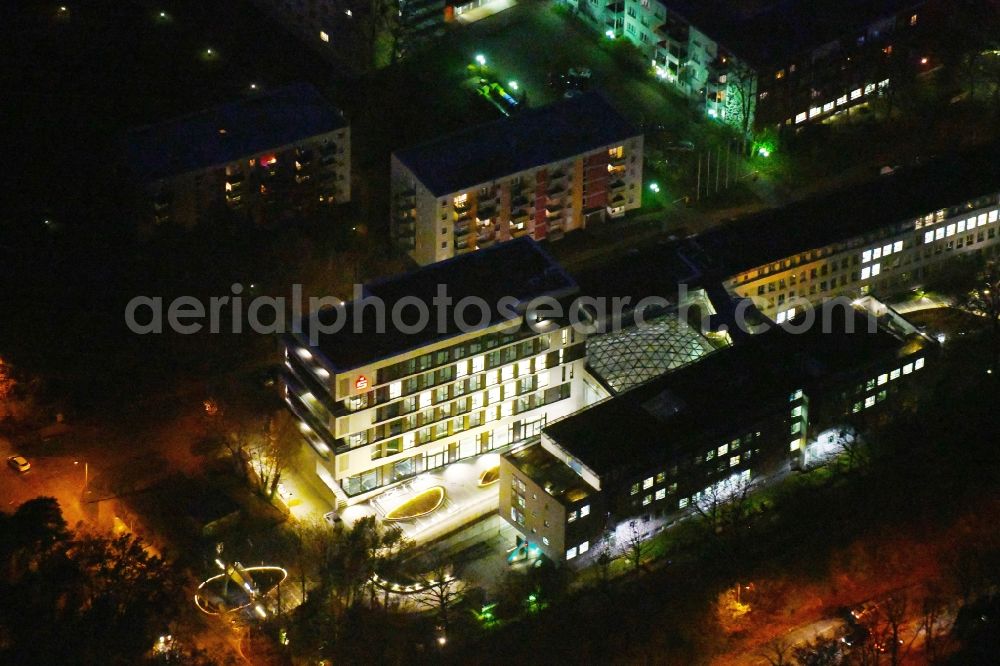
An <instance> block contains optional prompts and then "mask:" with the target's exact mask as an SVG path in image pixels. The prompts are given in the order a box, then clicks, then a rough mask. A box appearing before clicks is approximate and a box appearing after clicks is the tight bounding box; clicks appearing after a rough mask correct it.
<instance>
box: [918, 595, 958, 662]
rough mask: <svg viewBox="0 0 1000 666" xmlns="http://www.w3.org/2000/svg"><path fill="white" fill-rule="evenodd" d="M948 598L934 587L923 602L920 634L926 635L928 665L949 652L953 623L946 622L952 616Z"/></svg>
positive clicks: (919, 627)
mask: <svg viewBox="0 0 1000 666" xmlns="http://www.w3.org/2000/svg"><path fill="white" fill-rule="evenodd" d="M947 611H948V602H947V600H946V597H945V596H944V595H942V594H941V593H940V591H939V590H938V589H937V588H936V587H934V586H929V587H928V589H927V593H926V595H925V596H924V598H923V601H922V602H921V609H920V622H919V625H918V628H917V632H918V633H921V632H922V633H923V635H924V655H925V657H926V659H927V661H928V663H931V664H934V663H937V662H938V660H939V659H940V658H941V657H942V656H944V653H945V652H946V651H947V650H948V647H949V643H950V637H951V623H950V622H947V621H946V620H945V618H946V617H949V616H951V613H948V612H947Z"/></svg>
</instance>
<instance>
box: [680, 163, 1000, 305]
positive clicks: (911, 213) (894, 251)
mask: <svg viewBox="0 0 1000 666" xmlns="http://www.w3.org/2000/svg"><path fill="white" fill-rule="evenodd" d="M998 218H1000V165H998V164H997V161H996V159H995V156H994V154H993V153H992V149H991V148H987V149H985V150H983V151H977V152H975V153H971V154H966V155H962V156H959V157H956V158H952V159H942V160H937V161H934V162H932V163H930V164H927V165H925V166H923V167H915V168H910V169H901V170H898V171H897V172H896V173H894V174H892V175H890V176H883V177H880V178H879V179H877V180H876V181H874V182H871V183H867V184H864V185H861V186H858V187H854V188H850V189H847V190H844V191H841V192H837V193H835V194H833V195H830V196H827V197H823V198H820V199H816V200H812V201H808V202H803V203H801V204H796V205H792V206H789V207H787V208H784V209H781V210H779V211H773V212H769V213H765V214H763V215H760V216H757V217H755V218H751V219H747V220H741V221H740V223H739V224H738V225H734V227H733V228H731V229H723V230H719V231H718V232H712V233H709V234H706V235H704V236H702V237H700V238H699V239H698V240H697V241H696V243H695V244H696V245H697V246H698V250H699V252H702V253H703V254H705V255H707V256H710V257H712V258H713V260H714V261H715V262H716V265H715V266H714V267H713V268H712V269H711V270H713V271H714V272H715V273H716V275H718V276H720V277H721V279H722V281H723V286H724V287H725V288H726V289H727V290H728V291H729V292H730V293H731V294H733V295H735V296H739V297H743V298H749V299H751V300H753V302H754V303H755V304H756V306H757V308H758V309H759V310H760V311H761V312H763V313H764V314H765V315H766V316H768V317H770V318H771V319H773V320H774V321H776V322H778V323H781V322H783V321H785V320H786V319H789V318H793V317H794V316H795V315H796V313H797V312H800V311H801V310H802V309H803V308H808V307H811V306H813V305H815V304H817V303H819V302H820V301H822V300H823V299H827V298H833V297H838V296H847V297H849V298H856V297H860V296H864V295H867V294H874V295H876V296H878V297H880V298H889V297H892V296H896V295H900V294H903V293H904V292H906V291H908V290H911V289H913V288H915V287H918V286H920V285H921V284H923V283H925V282H926V281H927V280H928V279H929V278H930V277H931V276H932V275H933V273H934V271H935V270H936V269H937V268H938V267H939V266H940V265H941V263H942V262H945V261H947V260H948V259H949V258H951V257H955V256H959V255H964V254H970V253H978V254H981V255H985V256H994V255H996V254H997V253H998V252H1000V222H998Z"/></svg>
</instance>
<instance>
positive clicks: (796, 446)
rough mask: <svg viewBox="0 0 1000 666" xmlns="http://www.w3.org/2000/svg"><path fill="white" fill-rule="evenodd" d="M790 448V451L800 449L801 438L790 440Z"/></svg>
mask: <svg viewBox="0 0 1000 666" xmlns="http://www.w3.org/2000/svg"><path fill="white" fill-rule="evenodd" d="M788 450H789V451H798V450H799V440H797V439H793V440H792V441H790V442H789V443H788Z"/></svg>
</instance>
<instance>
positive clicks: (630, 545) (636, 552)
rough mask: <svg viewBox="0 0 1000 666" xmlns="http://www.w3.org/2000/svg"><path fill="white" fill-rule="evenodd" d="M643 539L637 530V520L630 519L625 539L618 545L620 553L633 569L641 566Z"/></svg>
mask: <svg viewBox="0 0 1000 666" xmlns="http://www.w3.org/2000/svg"><path fill="white" fill-rule="evenodd" d="M644 542H645V539H644V538H643V536H642V532H641V531H640V530H639V524H638V521H635V520H632V521H629V524H628V532H627V533H626V535H625V540H624V541H623V542H622V544H621V545H620V548H621V553H622V555H624V556H625V558H626V559H627V560H628V561H629V563H631V565H632V568H633V569H638V568H639V567H640V566H642V551H643V545H644Z"/></svg>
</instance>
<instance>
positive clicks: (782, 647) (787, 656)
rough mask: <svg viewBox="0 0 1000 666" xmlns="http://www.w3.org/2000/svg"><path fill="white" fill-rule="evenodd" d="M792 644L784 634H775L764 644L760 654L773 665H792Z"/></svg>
mask: <svg viewBox="0 0 1000 666" xmlns="http://www.w3.org/2000/svg"><path fill="white" fill-rule="evenodd" d="M792 647H793V646H792V644H791V642H789V641H788V640H786V639H785V638H784V637H783V636H775V637H774V638H772V639H771V640H769V641H768V642H767V643H765V644H764V649H763V650H761V653H760V656H761V657H763V658H764V659H766V660H767V663H769V664H770V665H771V666H791V665H792V664H793V663H794V662H793V660H792Z"/></svg>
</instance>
